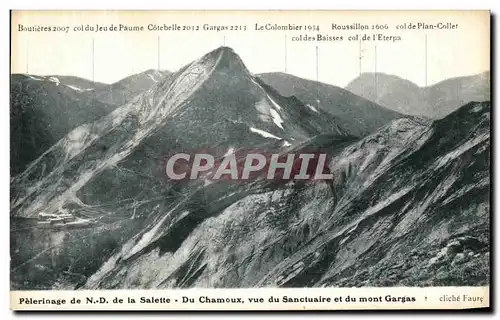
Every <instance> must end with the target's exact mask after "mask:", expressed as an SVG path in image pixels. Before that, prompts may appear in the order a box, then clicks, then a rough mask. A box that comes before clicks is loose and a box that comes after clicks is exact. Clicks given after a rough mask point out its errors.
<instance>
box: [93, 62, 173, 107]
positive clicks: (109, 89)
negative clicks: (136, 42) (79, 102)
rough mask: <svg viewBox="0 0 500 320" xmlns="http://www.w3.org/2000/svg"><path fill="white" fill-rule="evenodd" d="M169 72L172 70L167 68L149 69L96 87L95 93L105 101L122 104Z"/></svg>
mask: <svg viewBox="0 0 500 320" xmlns="http://www.w3.org/2000/svg"><path fill="white" fill-rule="evenodd" d="M169 74H170V72H169V71H166V70H155V69H149V70H146V71H144V72H141V73H137V74H133V75H131V76H128V77H126V78H124V79H122V80H120V81H117V82H115V83H112V84H110V85H106V86H104V87H99V88H96V90H95V92H94V94H95V96H96V98H97V99H98V100H99V101H101V102H103V103H107V104H113V105H117V106H121V105H123V104H125V103H127V102H129V101H131V100H132V99H133V98H134V97H135V96H137V95H138V94H140V93H142V92H143V91H145V90H147V89H149V88H151V86H152V85H153V84H155V83H157V82H158V81H160V80H161V79H162V78H163V77H165V76H167V75H169Z"/></svg>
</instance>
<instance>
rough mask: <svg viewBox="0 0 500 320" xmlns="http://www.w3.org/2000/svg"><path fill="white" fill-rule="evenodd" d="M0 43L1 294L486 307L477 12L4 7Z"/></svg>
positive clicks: (483, 122) (485, 64) (484, 41)
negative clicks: (5, 119)
mask: <svg viewBox="0 0 500 320" xmlns="http://www.w3.org/2000/svg"><path fill="white" fill-rule="evenodd" d="M11 41H12V44H11V46H12V47H11V76H10V176H11V177H10V290H11V292H20V293H22V292H34V291H39V292H40V293H42V292H48V291H54V292H62V291H66V292H73V291H74V292H79V291H85V292H87V291H88V290H94V291H101V290H158V291H159V290H184V289H190V290H197V289H252V290H254V289H259V290H260V289H262V290H265V289H289V290H292V289H298V288H301V289H302V288H311V289H314V288H325V289H326V288H355V289H359V290H362V289H363V288H380V289H382V288H385V289H387V290H391V288H401V287H404V288H424V289H423V290H427V289H431V288H433V287H453V288H455V287H464V288H465V287H474V288H476V289H474V288H473V290H479V289H481V290H483V291H480V292H483V293H482V296H481V299H479V297H469V296H467V292H465V291H464V292H463V294H459V298H460V300H459V301H458V302H456V301H455V300H453V302H451V301H452V299H451V298H450V299H448V298H449V297H448V296H443V297H444V298H443V297H441V296H440V295H438V293H436V294H435V296H436V297H437V298H436V299H435V301H430V302H432V303H436V304H438V307H442V308H446V305H445V304H446V302H449V303H452V304H453V303H458V305H457V306H459V305H460V303H464V304H467V303H469V304H468V306H469V305H471V303H475V304H477V305H481V306H483V307H487V306H488V305H489V302H486V301H489V300H488V299H489V298H488V294H489V286H490V277H491V275H490V259H491V257H490V241H491V239H490V227H491V226H490V216H491V214H490V210H491V208H490V203H491V200H492V199H491V193H490V191H491V190H490V189H491V185H490V175H491V172H490V167H491V165H490V161H491V160H490V157H491V154H490V153H491V147H490V132H491V107H492V106H491V87H490V84H491V81H490V56H489V55H490V15H489V12H488V11H468V12H457V11H443V12H425V11H421V12H411V11H408V12H404V11H400V12H398V11H391V12H379V13H375V12H349V13H348V14H346V13H345V12H335V11H330V12H329V11H316V12H315V11H310V12H309V11H293V12H292V11H290V12H286V11H284V12H279V13H278V12H272V11H263V12H252V11H238V12H225V11H220V12H218V11H213V12H196V13H195V12H182V13H179V12H154V11H149V12H148V11H144V12H134V11H128V12H123V11H114V12H106V11H95V12H86V11H81V12H74V11H58V12H51V11H45V12H38V11H13V12H12V16H11ZM49 53H50V54H49ZM426 288H427V289H426ZM148 292H152V291H148ZM191 292H192V291H191ZM228 292H232V291H228ZM388 292H389V291H388ZM475 292H477V291H475ZM49 293H50V292H49ZM389 294H391V293H390V292H389V293H387V294H384V295H382V297H381V300H382V301H380V302H381V303H384V301H385V302H391V301H389V300H390V299H392V298H387V295H389ZM314 295H315V294H314ZM408 295H409V296H411V295H410V294H408ZM21 296H22V295H20V297H21ZM228 296H233V295H232V294H231V295H228ZM41 297H43V296H37V299H41ZM180 297H181V296H179V299H180ZM384 297H385V298H384ZM439 297H441V298H439ZM473 298H474V299H476V298H477V300H471V299H473ZM483 298H484V299H485V300H484V301H483ZM22 299H25V300H22ZM29 299H31V298H28V297H27V296H26V297H24V296H22V298H21V299H18V300H19V301H13V302H11V303H14V304H16V306H19V305H21V307H22V305H23V302H22V301H24V302H25V303H28V307H29V306H30V305H29V303H30V302H29ZM172 299H174V298H172ZM212 299H214V301H212ZM217 299H218V298H215V297H214V298H211V297H207V296H205V298H199V299H198V298H196V300H197V301H196V302H200V303H212V302H213V303H215V301H216V300H217ZM412 299H415V298H412ZM418 299H420V298H418ZM467 299H469V300H467ZM82 300H84V298H82ZM201 300H204V301H201ZM244 300H245V299H244ZM266 300H267V299H266ZM285 300H286V299H285ZM403 300H404V299H403ZM427 300H431V298H430V296H429V299H428V298H427V296H426V298H425V301H427ZM27 301H28V302H27ZM398 301H399V300H398ZM407 301H415V300H410V298H408V300H407ZM129 302H130V301H129ZM163 302H164V301H163ZM181 302H182V301H181V300H179V303H181ZM226 302H227V301H226ZM231 302H233V301H231ZM281 302H287V301H284V300H282V301H281ZM291 302H295V303H298V304H299V305H300V306H302V303H303V304H304V305H305V307H304V309H305V308H307V303H308V302H312V300H311V301H309V300H308V298H305V300H300V301H299V300H295V301H291ZM314 302H317V301H314ZM374 302H377V301H374ZM393 302H394V301H393ZM403 302H404V301H403ZM417 302H419V303H420V302H421V303H422V305H421V306H419V308H425V304H424V300H423V298H422V300H418V301H417ZM430 302H429V303H430ZM110 303H111V301H110ZM246 303H248V302H246ZM440 303H441V304H442V305H439V304H440ZM244 305H245V304H244ZM244 305H243V306H244ZM402 306H403V305H401V307H402ZM405 306H406V304H405ZM219 307H221V305H219ZM137 308H146V307H145V306H137ZM193 308H194V309H196V306H193ZM282 308H283V309H286V308H287V306H286V304H285V305H284V306H282ZM319 308H320V309H321V308H323V309H328V308H330V307H328V306H326V307H325V306H323V307H321V306H320V307H319ZM450 308H451V307H450Z"/></svg>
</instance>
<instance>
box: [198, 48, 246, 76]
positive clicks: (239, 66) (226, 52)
mask: <svg viewBox="0 0 500 320" xmlns="http://www.w3.org/2000/svg"><path fill="white" fill-rule="evenodd" d="M198 62H201V63H202V64H210V65H214V66H215V68H216V69H217V70H224V69H228V70H231V72H232V73H239V72H244V73H250V72H249V71H248V69H247V67H246V66H245V64H244V63H243V60H241V58H240V56H239V55H238V54H237V53H236V52H235V51H234V50H233V49H232V48H230V47H225V46H221V47H218V48H217V49H215V50H212V51H211V52H209V53H207V54H205V55H204V56H203V57H201V58H200V59H199V60H198Z"/></svg>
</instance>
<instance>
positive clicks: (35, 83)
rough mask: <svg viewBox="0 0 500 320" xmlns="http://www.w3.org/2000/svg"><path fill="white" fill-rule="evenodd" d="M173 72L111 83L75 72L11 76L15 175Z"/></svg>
mask: <svg viewBox="0 0 500 320" xmlns="http://www.w3.org/2000/svg"><path fill="white" fill-rule="evenodd" d="M167 74H168V72H167V71H157V70H147V71H145V72H143V73H139V74H135V75H132V76H129V77H127V78H125V79H122V80H120V81H118V82H116V83H113V84H111V85H108V84H104V83H99V82H93V81H90V80H87V79H83V78H78V77H74V76H38V75H25V74H13V75H12V76H11V86H10V94H11V108H10V119H11V126H10V128H11V131H10V135H11V146H10V147H11V174H12V175H16V174H18V173H20V172H22V171H23V170H24V169H26V166H27V165H28V164H29V163H30V162H31V161H33V160H35V159H36V158H37V157H39V156H40V155H42V154H43V153H44V152H45V151H47V150H48V149H49V148H50V147H51V146H52V145H54V144H55V143H56V142H57V141H58V140H59V139H61V138H62V137H64V136H65V135H66V134H68V133H69V132H70V131H71V130H72V129H74V128H76V127H78V126H79V125H82V124H84V123H89V122H93V121H96V120H97V119H99V118H101V117H103V116H105V115H107V114H108V113H109V112H111V111H113V110H114V108H116V107H117V106H119V105H122V104H124V103H126V102H127V101H130V100H131V99H132V98H133V97H135V96H136V95H137V94H139V93H141V92H142V91H144V90H146V89H148V88H149V87H151V86H152V85H153V84H154V83H156V82H157V81H159V80H160V79H161V78H162V77H163V76H165V75H167Z"/></svg>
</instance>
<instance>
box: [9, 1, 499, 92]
mask: <svg viewBox="0 0 500 320" xmlns="http://www.w3.org/2000/svg"><path fill="white" fill-rule="evenodd" d="M419 22H425V23H428V24H437V23H438V22H441V23H448V22H449V23H451V24H458V28H457V29H455V30H403V31H401V30H396V26H397V25H401V24H403V23H406V24H409V23H413V24H417V23H419ZM150 23H153V24H158V25H163V24H167V25H171V24H174V23H177V24H178V25H199V26H200V27H201V28H203V25H204V24H209V25H238V26H246V27H247V31H219V32H217V31H178V32H175V31H163V32H161V31H158V32H153V31H144V32H99V33H96V32H76V31H74V28H75V27H77V26H84V27H85V26H86V25H87V24H88V25H91V26H93V27H95V25H96V24H99V25H101V26H109V25H111V24H114V25H119V24H124V25H129V26H131V25H135V26H138V25H143V26H144V27H146V28H147V26H148V24H150ZM256 23H258V24H259V25H265V24H266V23H272V24H278V25H287V24H288V23H293V24H296V25H306V24H311V25H318V26H319V27H320V32H319V33H320V34H323V35H330V36H343V37H344V40H343V41H341V42H317V41H313V42H300V41H292V37H297V36H300V35H302V36H304V35H306V34H307V35H309V36H313V35H316V34H317V33H318V32H304V31H256V30H254V29H255V24H256ZM332 23H336V24H338V25H344V24H353V23H361V24H367V25H369V26H370V27H371V25H372V24H380V25H383V24H386V23H387V24H388V25H389V28H390V30H386V31H383V32H378V31H374V30H367V31H359V30H349V31H332V30H331V25H332ZM19 24H21V25H23V26H25V27H27V26H38V25H44V26H69V32H68V33H61V32H26V31H25V32H19V31H18V29H19ZM489 30H490V26H489V13H488V12H484V11H483V12H472V11H462V12H456V11H455V12H453V11H441V12H439V11H438V12H402V11H385V12H345V11H344V12H339V11H336V12H335V11H334V12H332V11H318V12H308V11H290V12H280V11H274V12H264V11H262V12H224V11H220V12H152V11H138V12H133V11H129V12H119V11H109V12H103V11H101V12H98V11H95V12H84V11H82V12H14V13H13V18H12V72H13V73H26V72H27V71H28V72H29V73H31V74H41V75H46V74H56V75H75V76H80V77H83V78H88V79H92V77H94V80H95V81H101V82H106V83H111V82H114V81H117V80H119V79H122V78H124V77H126V76H128V75H130V74H133V73H138V72H142V71H144V70H146V69H151V68H158V61H159V63H160V68H161V69H167V70H171V71H175V70H177V69H179V68H180V67H182V66H183V65H185V64H187V63H189V62H191V61H192V60H194V59H197V58H198V57H200V56H202V55H203V54H205V53H207V52H209V51H211V50H213V49H215V48H217V47H219V46H221V45H223V44H224V43H225V45H226V46H229V47H232V48H233V49H234V50H235V51H236V53H237V54H239V55H240V57H241V58H242V60H243V61H244V62H245V64H246V66H247V67H248V69H249V70H250V71H251V72H253V73H262V72H274V71H281V72H284V71H285V68H286V71H287V72H288V73H291V74H294V75H296V76H300V77H304V78H308V79H314V80H315V79H316V77H317V75H316V46H318V48H319V59H318V64H319V74H318V77H319V81H322V82H326V83H330V84H334V85H338V86H342V87H343V86H345V85H346V84H347V83H348V82H349V81H351V80H352V79H354V78H355V77H357V76H358V75H359V72H360V63H359V61H360V60H359V55H360V43H359V41H348V37H349V36H355V35H356V34H363V33H366V34H368V35H372V34H373V33H384V34H385V35H387V36H389V35H394V36H401V38H402V39H401V41H398V42H392V41H385V42H384V41H377V42H373V41H369V42H363V43H362V44H361V51H362V56H363V58H362V60H361V72H374V71H375V70H376V71H377V72H384V73H389V74H394V75H397V76H400V77H402V78H406V79H408V80H411V81H413V82H415V83H416V84H418V85H421V86H422V85H425V83H426V81H427V83H428V84H429V85H430V84H433V83H435V82H438V81H441V80H444V79H447V78H451V77H456V76H463V75H470V74H476V73H480V72H483V71H485V70H489V68H490V66H489V61H490V56H489V54H490V49H489V45H490V43H489V41H490V34H489ZM285 35H286V45H285ZM426 38H427V72H426V63H425V60H426V59H425V57H426V49H425V48H426V45H425V44H426ZM375 46H376V49H375ZM92 48H94V55H93V57H94V59H93V61H92ZM285 48H286V50H285ZM285 51H286V60H285ZM375 52H376V53H375ZM158 53H159V55H158ZM375 56H376V59H375ZM158 58H159V59H158ZM375 60H376V63H375ZM285 61H286V64H285ZM92 65H93V68H92ZM92 70H94V71H92ZM426 74H427V80H426Z"/></svg>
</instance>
